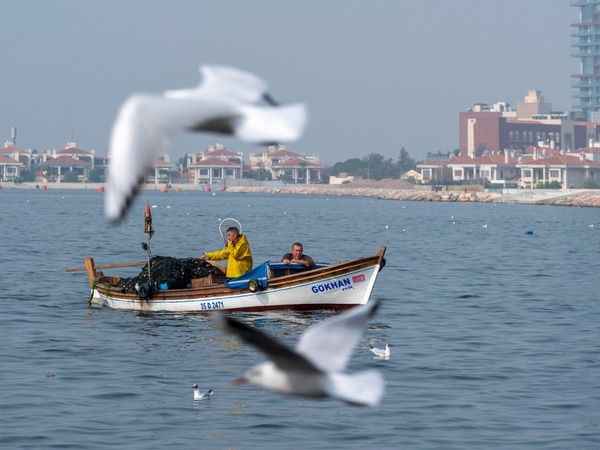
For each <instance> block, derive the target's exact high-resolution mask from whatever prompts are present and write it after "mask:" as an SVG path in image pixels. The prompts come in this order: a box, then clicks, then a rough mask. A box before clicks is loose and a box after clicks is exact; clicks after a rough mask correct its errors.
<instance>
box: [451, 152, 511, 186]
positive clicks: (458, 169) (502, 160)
mask: <svg viewBox="0 0 600 450" xmlns="http://www.w3.org/2000/svg"><path fill="white" fill-rule="evenodd" d="M517 161H518V160H517V159H516V158H514V156H513V155H512V154H511V153H510V152H509V151H508V150H506V151H504V152H493V153H489V154H486V155H483V156H479V157H476V158H471V157H469V156H463V155H459V156H456V157H454V158H451V159H450V160H448V162H447V166H448V168H449V170H450V173H451V177H452V181H455V182H464V181H480V182H488V183H492V184H502V185H506V184H507V183H510V182H516V180H517V179H518V175H519V173H518V169H517V167H516V166H515V164H516V163H517Z"/></svg>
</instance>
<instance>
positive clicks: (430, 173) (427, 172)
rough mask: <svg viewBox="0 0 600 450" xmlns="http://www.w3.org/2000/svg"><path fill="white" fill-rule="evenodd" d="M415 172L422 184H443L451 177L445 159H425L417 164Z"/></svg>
mask: <svg viewBox="0 0 600 450" xmlns="http://www.w3.org/2000/svg"><path fill="white" fill-rule="evenodd" d="M417 171H418V172H419V173H420V174H421V183H423V184H445V183H447V182H448V181H449V180H450V179H451V177H452V174H451V172H450V169H449V168H448V160H447V159H426V160H425V161H423V162H421V163H419V164H417Z"/></svg>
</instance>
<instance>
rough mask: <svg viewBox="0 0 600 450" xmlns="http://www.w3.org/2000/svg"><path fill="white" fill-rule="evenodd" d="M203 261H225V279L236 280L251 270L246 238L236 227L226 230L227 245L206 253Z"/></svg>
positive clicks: (248, 244) (250, 254)
mask: <svg viewBox="0 0 600 450" xmlns="http://www.w3.org/2000/svg"><path fill="white" fill-rule="evenodd" d="M202 258H203V259H212V260H221V259H226V260H227V273H226V274H225V276H226V277H227V278H237V277H241V276H242V275H245V274H246V273H247V272H249V271H250V270H251V269H252V250H250V242H248V239H246V236H245V235H243V234H240V230H238V229H237V228H236V227H230V228H228V229H227V244H225V247H223V248H222V249H221V250H215V251H213V252H206V253H204V255H202Z"/></svg>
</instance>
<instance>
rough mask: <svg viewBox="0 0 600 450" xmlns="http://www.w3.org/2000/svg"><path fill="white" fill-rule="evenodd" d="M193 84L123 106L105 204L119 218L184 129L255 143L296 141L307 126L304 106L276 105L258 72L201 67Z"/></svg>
mask: <svg viewBox="0 0 600 450" xmlns="http://www.w3.org/2000/svg"><path fill="white" fill-rule="evenodd" d="M200 73H201V74H202V82H201V83H200V84H199V85H198V86H197V87H195V88H192V89H183V90H175V91H166V92H164V93H162V94H155V95H151V94H136V95H133V96H131V97H129V98H128V99H127V100H126V101H125V102H124V103H123V105H122V106H121V109H120V111H119V113H118V115H117V118H116V120H115V123H114V126H113V130H112V136H111V140H110V149H109V170H108V178H107V183H106V194H105V200H104V207H105V213H106V217H107V218H108V219H109V220H110V221H112V222H117V221H120V220H121V219H123V217H124V216H125V215H126V213H127V211H128V209H129V206H130V205H131V202H132V200H133V199H134V197H135V196H136V194H137V191H138V190H139V188H140V185H141V184H142V183H143V181H144V177H145V175H146V174H147V172H148V170H149V169H150V168H151V167H152V164H153V163H154V161H155V160H156V159H157V158H158V157H159V156H160V155H161V154H164V153H165V152H166V151H167V147H168V143H169V140H170V138H172V137H174V136H175V135H176V134H178V133H180V132H182V131H190V132H207V133H211V132H212V133H217V134H221V135H226V136H233V137H236V138H238V139H240V140H242V141H247V142H256V143H277V142H289V141H294V140H296V139H298V138H299V137H300V136H301V135H302V132H303V130H304V126H305V124H306V108H305V107H304V105H303V104H299V103H296V104H289V105H279V104H278V103H277V102H275V100H273V97H271V95H270V94H269V93H268V90H267V84H266V83H265V81H263V80H262V79H260V78H258V77H257V76H255V75H253V74H251V73H248V72H244V71H241V70H238V69H235V68H231V67H223V66H201V67H200Z"/></svg>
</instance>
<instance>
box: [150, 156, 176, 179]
mask: <svg viewBox="0 0 600 450" xmlns="http://www.w3.org/2000/svg"><path fill="white" fill-rule="evenodd" d="M174 168H175V166H174V165H173V163H172V162H171V159H170V158H169V155H162V156H159V157H158V158H157V159H156V160H155V161H154V162H153V163H152V171H151V172H150V174H149V175H148V176H146V183H154V184H155V185H159V184H171V181H172V178H171V175H172V172H173V170H174Z"/></svg>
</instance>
